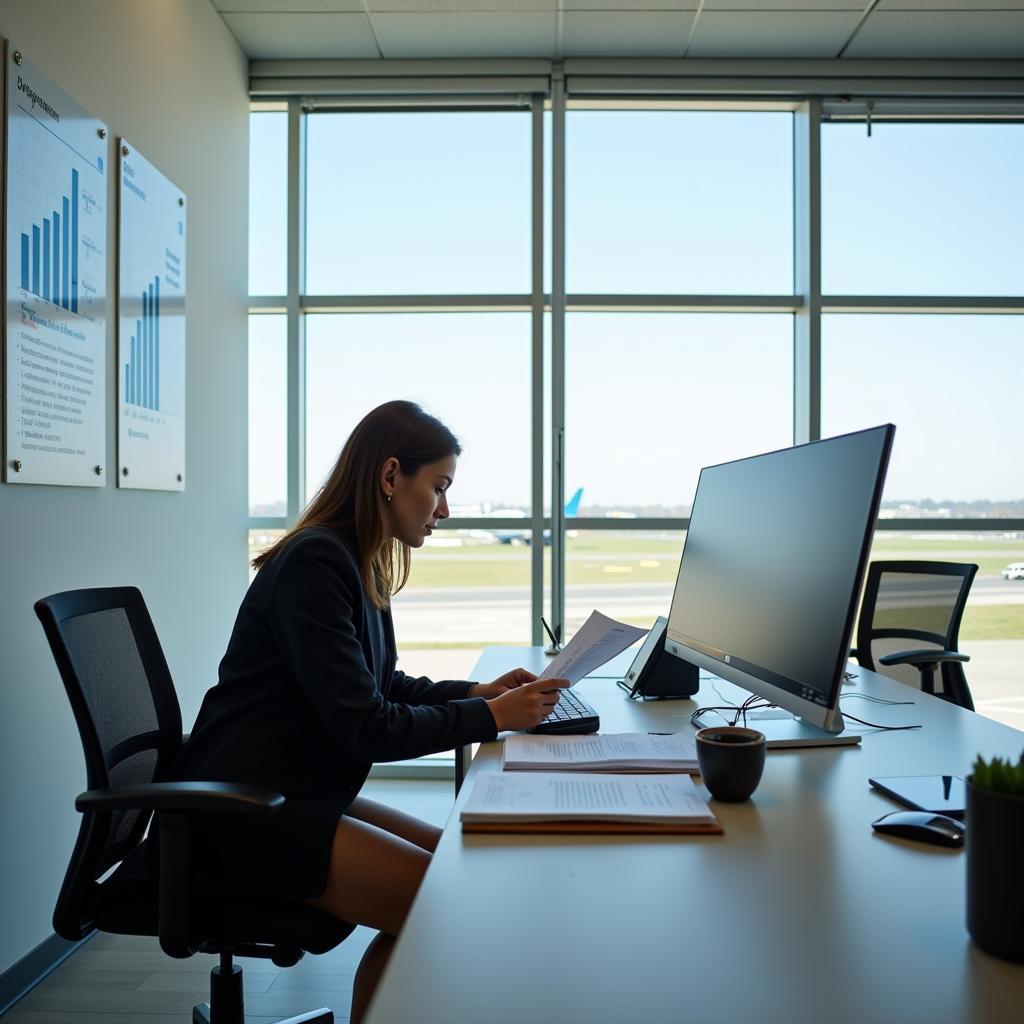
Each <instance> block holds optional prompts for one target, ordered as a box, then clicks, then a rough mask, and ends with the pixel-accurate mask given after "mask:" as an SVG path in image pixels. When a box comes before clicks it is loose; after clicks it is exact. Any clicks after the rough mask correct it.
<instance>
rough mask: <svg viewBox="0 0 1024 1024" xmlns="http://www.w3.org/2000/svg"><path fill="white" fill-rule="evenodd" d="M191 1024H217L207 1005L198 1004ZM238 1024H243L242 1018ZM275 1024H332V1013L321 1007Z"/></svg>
mask: <svg viewBox="0 0 1024 1024" xmlns="http://www.w3.org/2000/svg"><path fill="white" fill-rule="evenodd" d="M192 1024H217V1022H216V1021H214V1020H213V1017H212V1016H211V1015H210V1004H209V1003H199V1004H198V1005H197V1006H193V1007H192ZM240 1024H244V1018H242V1020H241V1022H240ZM277 1024H334V1013H333V1012H332V1011H331V1010H328V1009H327V1007H326V1006H321V1007H320V1009H319V1010H310V1011H309V1013H300V1014H299V1015H298V1016H297V1017H289V1018H288V1019H287V1020H279V1021H278V1022H277Z"/></svg>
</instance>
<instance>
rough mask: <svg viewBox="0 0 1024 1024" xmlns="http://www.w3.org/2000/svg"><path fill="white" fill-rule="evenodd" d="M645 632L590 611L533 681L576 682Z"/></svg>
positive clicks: (634, 641)
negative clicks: (571, 636) (585, 619)
mask: <svg viewBox="0 0 1024 1024" xmlns="http://www.w3.org/2000/svg"><path fill="white" fill-rule="evenodd" d="M646 633H647V630H646V629H640V628H639V627H637V626H628V625H626V623H625V622H616V620H615V619H610V618H608V616H607V615H602V614H601V613H600V612H598V611H594V612H591V613H590V618H588V619H587V621H586V622H584V623H583V625H582V626H581V627H580V628H579V629H578V630H577V631H576V635H575V636H574V637H573V638H572V639H571V640H570V641H569V642H568V643H567V644H566V645H565V647H564V648H563V649H562V652H561V653H560V654H557V655H555V657H554V658H553V659H552V661H551V663H550V664H549V665H548V667H547V668H546V669H544V671H543V672H541V673H540V675H539V676H538V677H537V678H538V679H568V680H569V681H570V682H571V683H578V682H579V681H580V680H581V679H582V678H583V677H584V676H586V675H589V674H590V673H591V672H593V671H594V670H595V669H598V668H600V667H601V666H602V665H603V664H604V663H605V662H606V661H608V660H609V659H610V658H614V657H615V655H616V654H620V653H621V652H622V651H624V650H625V649H626V648H627V647H629V645H630V644H635V643H636V642H637V640H639V639H640V637H642V636H644V635H645V634H646Z"/></svg>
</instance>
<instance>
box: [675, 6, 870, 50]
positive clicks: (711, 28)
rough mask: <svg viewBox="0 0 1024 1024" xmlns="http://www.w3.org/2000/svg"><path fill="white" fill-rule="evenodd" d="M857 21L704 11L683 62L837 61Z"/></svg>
mask: <svg viewBox="0 0 1024 1024" xmlns="http://www.w3.org/2000/svg"><path fill="white" fill-rule="evenodd" d="M859 20H860V14H859V13H858V12H857V11H809V12H807V11H802V12H800V13H797V12H793V11H789V12H786V11H772V12H767V11H707V10H705V11H704V12H703V13H701V15H700V17H699V18H698V19H697V27H696V29H695V30H694V33H693V39H692V40H691V41H690V48H689V49H688V50H687V51H686V56H687V57H835V56H836V54H838V53H839V51H840V50H841V49H842V47H843V44H844V43H845V42H846V40H847V39H849V38H850V33H851V32H853V30H854V28H855V27H856V25H857V22H858V21H859Z"/></svg>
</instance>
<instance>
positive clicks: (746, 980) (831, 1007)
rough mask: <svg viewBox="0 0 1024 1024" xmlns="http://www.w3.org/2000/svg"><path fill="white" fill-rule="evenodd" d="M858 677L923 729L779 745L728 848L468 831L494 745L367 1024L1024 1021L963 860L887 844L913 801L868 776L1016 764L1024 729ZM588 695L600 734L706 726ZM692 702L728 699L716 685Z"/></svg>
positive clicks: (725, 842)
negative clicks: (833, 743) (969, 889)
mask: <svg viewBox="0 0 1024 1024" xmlns="http://www.w3.org/2000/svg"><path fill="white" fill-rule="evenodd" d="M519 664H522V665H526V666H527V667H531V668H533V669H534V670H537V668H538V667H540V666H541V665H543V664H544V658H543V655H542V653H541V651H540V649H539V648H507V647H506V648H489V649H488V650H487V651H485V652H484V654H483V656H482V657H481V660H480V662H479V663H478V665H477V671H476V673H475V678H479V679H490V678H493V677H495V676H497V675H499V674H500V673H501V672H502V671H505V670H507V669H508V668H511V667H514V666H515V665H519ZM602 671H606V670H602ZM856 671H857V672H858V673H859V674H858V677H857V678H856V679H855V680H854V681H853V682H852V683H850V684H847V685H846V686H844V690H843V692H844V694H867V695H870V696H877V697H882V698H885V699H890V700H907V699H910V700H913V701H914V704H912V705H910V706H906V707H893V706H885V705H880V704H874V703H872V702H870V701H867V700H863V699H857V698H856V697H852V696H847V697H844V699H843V701H842V703H841V706H842V707H843V708H844V709H846V710H849V711H850V712H852V713H853V714H855V715H857V716H858V717H861V718H865V719H867V720H869V721H874V722H884V723H887V724H893V725H896V724H912V723H921V724H923V726H924V728H922V729H920V730H915V731H912V732H891V733H870V732H869V733H867V734H866V735H865V737H864V740H863V742H862V744H861V746H860V747H840V748H831V749H814V750H795V751H789V750H775V751H770V752H769V754H768V760H767V764H766V766H765V772H764V777H763V779H762V781H761V785H760V786H759V788H758V790H757V792H756V793H755V794H754V797H753V798H752V800H750V801H749V802H747V803H744V804H720V803H717V802H715V803H713V807H714V809H715V813H716V814H717V815H718V817H719V819H720V820H721V822H722V824H723V825H724V827H725V835H724V836H643V837H622V836H487V835H468V836H464V835H463V834H462V832H461V831H460V826H459V820H458V817H459V810H460V808H461V805H462V804H463V803H464V801H465V800H466V797H467V796H468V793H469V791H470V790H471V789H472V785H473V779H474V776H475V774H476V773H477V772H478V771H480V770H481V769H487V768H490V769H494V768H497V767H500V742H498V743H488V744H484V745H483V746H482V747H481V748H480V751H479V753H478V755H477V757H476V758H475V759H474V761H473V765H472V767H471V768H470V772H469V775H468V777H467V782H466V785H465V786H464V787H463V789H462V792H461V794H460V796H459V798H458V799H457V800H456V803H455V808H454V810H453V812H452V815H451V817H450V818H449V821H448V825H447V827H446V828H445V832H444V836H443V837H442V840H441V843H440V845H439V847H438V850H437V853H436V854H435V856H434V859H433V862H432V864H431V866H430V868H429V870H428V872H427V875H426V878H425V880H424V883H423V886H422V887H421V889H420V891H419V893H418V895H417V897H416V901H415V903H414V905H413V908H412V911H411V913H410V916H409V919H408V921H407V922H406V926H405V928H404V929H403V932H402V935H401V937H400V939H399V941H398V943H397V945H396V948H395V951H394V954H393V957H392V960H391V963H390V964H389V967H388V970H387V972H386V974H385V976H384V978H383V981H382V983H381V986H380V989H379V991H378V994H377V997H376V999H375V1001H374V1004H373V1007H372V1011H371V1013H370V1015H369V1020H370V1022H371V1024H405V1022H412V1021H416V1022H417V1024H432V1022H437V1024H441V1022H444V1024H450V1022H451V1021H465V1022H476V1021H487V1022H488V1024H504V1022H517V1024H518V1022H520V1021H527V1020H534V1021H538V1022H539V1024H546V1022H549V1021H552V1022H554V1021H557V1022H559V1024H575V1022H580V1024H583V1022H587V1024H600V1022H607V1024H623V1022H626V1021H643V1022H645V1024H647V1022H650V1024H658V1022H672V1024H677V1022H685V1024H732V1022H741V1021H745V1020H750V1021H758V1022H775V1021H778V1022H783V1021H785V1022H787V1024H804V1022H806V1024H812V1022H813V1024H822V1022H825V1021H828V1022H830V1024H843V1022H850V1024H853V1022H857V1024H883V1022H889V1021H892V1022H896V1021H899V1022H901V1024H918V1022H921V1024H924V1022H928V1024H939V1022H964V1024H967V1022H971V1024H982V1022H984V1024H989V1022H992V1024H995V1022H999V1024H1002V1022H1004V1021H1005V1022H1010V1021H1014V1022H1017V1024H1019V1022H1020V1021H1021V1020H1022V1019H1024V966H1015V965H1012V964H1008V963H1005V962H1003V961H1000V960H997V959H995V958H993V957H990V956H988V955H987V954H985V953H982V952H980V951H979V950H977V949H976V948H974V946H973V944H972V943H971V941H970V938H969V936H968V934H967V931H966V928H965V925H964V920H965V916H964V854H963V852H962V851H955V850H947V849H943V848H940V847H934V846H925V845H922V844H918V843H911V842H908V841H905V840H898V839H887V838H882V837H881V836H877V835H875V834H874V833H873V832H872V830H871V822H872V821H873V820H874V819H875V818H877V817H879V816H880V815H881V814H884V813H886V812H887V811H890V810H896V809H898V805H896V804H894V803H892V802H891V801H890V800H888V799H887V798H886V797H884V796H882V795H881V794H879V793H877V792H876V791H874V790H872V789H871V788H870V787H869V786H868V781H867V780H868V776H871V775H934V774H954V775H960V776H965V775H967V774H969V772H970V768H971V764H972V761H973V759H974V756H975V755H976V754H977V753H978V752H979V751H984V752H985V753H986V754H988V755H993V754H1001V755H1003V756H1013V757H1014V758H1016V757H1018V756H1019V755H1020V753H1021V749H1022V747H1024V734H1022V733H1020V732H1018V731H1017V730H1014V729H1010V728H1008V727H1006V726H1003V725H1000V724H998V723H996V722H992V721H990V720H989V719H986V718H983V717H982V716H981V715H976V714H973V713H971V712H968V711H963V710H961V709H960V708H957V707H954V706H952V705H950V704H947V703H945V702H944V701H941V700H938V699H937V698H934V697H929V696H927V695H925V694H920V693H918V692H916V691H914V690H911V689H909V688H908V687H905V686H902V685H900V684H899V683H895V682H893V681H891V680H889V679H887V678H885V677H883V676H878V675H875V674H874V673H870V672H866V671H864V670H862V669H857V670H856ZM717 685H718V688H719V690H720V691H721V692H722V693H723V694H726V695H728V694H729V691H730V687H729V684H727V683H723V682H721V681H718V683H717ZM579 689H580V692H581V694H582V695H583V696H584V697H585V698H586V699H587V700H588V701H590V703H592V704H593V705H594V706H595V707H597V708H598V710H599V711H600V713H601V719H602V720H601V728H602V731H603V732H627V731H638V730H651V731H682V730H687V729H689V728H690V724H689V716H690V713H691V712H692V710H693V709H694V707H695V704H694V703H693V702H691V701H672V702H649V703H645V704H638V703H636V702H631V701H628V700H627V699H626V697H625V695H624V694H623V692H622V691H621V690H619V689H618V688H617V687H616V686H615V683H614V681H613V680H611V679H592V680H584V681H583V682H582V683H580V684H579ZM733 692H735V691H733ZM696 700H697V702H698V703H700V704H710V703H721V701H720V699H719V696H718V694H717V693H716V692H715V690H714V689H712V688H711V684H710V682H706V681H703V680H702V683H701V691H700V693H698V695H697V698H696ZM711 717H713V716H709V718H711ZM711 724H713V723H711ZM751 724H754V727H755V728H756V723H751ZM850 725H853V723H850ZM702 791H703V789H702ZM1021 870H1022V871H1024V865H1022V868H1021ZM571 978H582V979H585V981H584V982H583V985H582V986H580V985H576V984H574V983H572V982H571V981H569V980H568V979H571Z"/></svg>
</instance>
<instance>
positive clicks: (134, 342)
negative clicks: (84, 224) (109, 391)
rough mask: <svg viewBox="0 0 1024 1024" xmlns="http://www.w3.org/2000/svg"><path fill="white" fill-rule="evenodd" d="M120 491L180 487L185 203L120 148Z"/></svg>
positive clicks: (130, 150)
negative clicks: (123, 488)
mask: <svg viewBox="0 0 1024 1024" xmlns="http://www.w3.org/2000/svg"><path fill="white" fill-rule="evenodd" d="M118 148H119V151H120V161H119V165H118V173H119V183H120V188H119V190H118V193H119V224H118V236H119V239H120V249H119V255H118V289H117V292H118V366H119V372H118V391H119V402H118V433H117V458H118V474H117V481H118V485H119V486H120V487H127V488H141V489H145V490H181V489H182V488H184V486H185V337H186V331H185V327H186V323H185V197H184V195H183V193H182V192H181V190H180V189H179V188H178V187H177V186H176V185H175V184H174V183H173V182H171V181H169V180H168V179H167V178H166V177H165V176H164V175H163V174H162V173H161V172H160V171H158V170H157V168H155V167H154V166H153V165H152V164H151V163H149V161H147V160H146V159H145V158H144V157H143V156H142V155H141V154H140V153H139V152H138V150H136V149H135V147H134V146H133V145H131V143H129V142H128V141H127V140H126V139H121V140H120V142H119V146H118Z"/></svg>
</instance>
